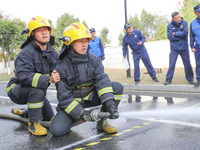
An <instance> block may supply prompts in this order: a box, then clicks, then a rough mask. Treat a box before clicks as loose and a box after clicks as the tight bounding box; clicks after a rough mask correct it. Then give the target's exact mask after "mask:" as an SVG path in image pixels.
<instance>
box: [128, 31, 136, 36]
mask: <svg viewBox="0 0 200 150" xmlns="http://www.w3.org/2000/svg"><path fill="white" fill-rule="evenodd" d="M133 34H134V33H133V31H132V33H131V34H130V35H129V34H128V33H126V35H127V36H131V35H133Z"/></svg>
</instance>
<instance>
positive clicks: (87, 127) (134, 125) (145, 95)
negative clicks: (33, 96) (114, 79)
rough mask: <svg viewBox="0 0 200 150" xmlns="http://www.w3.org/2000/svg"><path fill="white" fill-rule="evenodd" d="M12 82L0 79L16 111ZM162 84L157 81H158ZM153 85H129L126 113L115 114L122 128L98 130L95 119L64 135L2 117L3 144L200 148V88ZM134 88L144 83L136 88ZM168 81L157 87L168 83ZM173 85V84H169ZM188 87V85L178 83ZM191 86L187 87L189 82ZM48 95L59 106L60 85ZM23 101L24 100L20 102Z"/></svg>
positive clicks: (4, 107)
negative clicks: (31, 130)
mask: <svg viewBox="0 0 200 150" xmlns="http://www.w3.org/2000/svg"><path fill="white" fill-rule="evenodd" d="M5 86H6V82H0V113H10V110H11V109H12V108H13V107H16V106H17V105H15V104H13V103H12V102H11V101H10V100H9V98H8V97H7V95H6V93H5ZM155 86H157V85H155ZM155 86H154V87H153V86H150V85H149V89H148V90H146V91H145V90H139V88H147V87H148V85H145V86H144V85H139V86H137V87H136V86H135V85H128V87H126V85H125V89H127V90H125V92H124V95H123V100H122V102H121V104H120V107H119V112H120V118H119V119H116V120H109V121H110V123H111V124H112V125H115V126H116V127H117V128H118V132H117V133H116V134H112V135H110V134H106V133H102V132H99V131H97V129H96V127H95V125H96V124H95V122H91V123H89V122H87V123H83V124H81V125H79V126H76V127H73V128H72V130H71V132H70V133H69V134H67V135H65V136H63V137H53V136H52V135H51V134H50V133H48V135H47V136H42V137H36V136H33V135H31V134H30V133H29V132H28V131H27V125H26V124H25V123H22V122H19V121H13V120H7V119H0V126H1V128H0V145H1V147H0V149H8V150H13V149H25V150H35V149H38V150H40V149H41V150H44V149H58V150H62V149H76V150H81V149H87V150H94V149H95V150H102V149H105V150H127V149H135V150H144V149H148V150H155V149H162V150H171V149H174V150H176V149H177V150H178V149H181V150H188V149H192V150H197V149H199V147H200V143H199V140H200V136H199V132H200V117H199V116H200V112H199V108H200V99H199V96H200V95H199V93H198V92H195V93H194V92H193V91H191V92H188V93H185V92H180V91H179V92H178V91H176V92H175V91H172V92H170V91H168V92H165V91H158V90H157V91H154V90H152V89H153V88H156V87H155ZM133 88H138V89H137V90H133ZM162 88H164V87H157V89H162ZM165 88H168V90H169V89H171V88H172V86H165ZM178 88H179V89H182V88H183V86H180V87H178ZM184 88H187V87H184ZM48 99H49V100H50V102H51V103H52V104H53V108H54V110H55V105H56V104H57V100H56V90H55V88H54V87H53V86H52V87H50V88H49V90H48ZM18 107H19V106H18Z"/></svg>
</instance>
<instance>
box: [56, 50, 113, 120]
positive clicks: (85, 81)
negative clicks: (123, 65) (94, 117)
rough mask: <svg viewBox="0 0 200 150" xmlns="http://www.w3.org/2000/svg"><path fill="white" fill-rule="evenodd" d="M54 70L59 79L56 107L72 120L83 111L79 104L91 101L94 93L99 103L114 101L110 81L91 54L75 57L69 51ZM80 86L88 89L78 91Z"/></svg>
mask: <svg viewBox="0 0 200 150" xmlns="http://www.w3.org/2000/svg"><path fill="white" fill-rule="evenodd" d="M61 51H62V50H61ZM56 70H57V71H58V72H59V74H60V77H61V81H60V82H58V83H57V84H56V87H57V95H58V101H59V104H58V106H59V107H60V108H62V109H63V110H64V111H65V112H66V113H68V114H69V115H71V116H72V117H73V118H74V119H77V118H78V117H80V114H81V113H82V112H83V111H84V109H83V107H82V105H81V104H80V103H81V102H84V101H85V100H87V101H91V100H92V98H93V95H94V92H97V93H98V96H99V99H100V101H101V103H104V102H105V101H107V100H109V99H113V100H114V95H113V93H112V92H113V90H112V86H111V81H110V79H109V78H108V76H107V75H106V74H105V73H104V67H103V65H102V62H101V59H100V58H98V57H96V56H95V55H93V54H92V53H89V52H87V53H86V54H85V55H77V54H74V53H72V52H71V51H70V52H68V54H67V55H65V57H64V58H63V59H62V61H60V62H59V64H58V65H57V67H56ZM91 83H92V84H91ZM80 85H85V86H88V88H84V89H78V88H77V87H79V86H80Z"/></svg>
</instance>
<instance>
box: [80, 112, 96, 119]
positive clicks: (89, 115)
mask: <svg viewBox="0 0 200 150" xmlns="http://www.w3.org/2000/svg"><path fill="white" fill-rule="evenodd" d="M91 112H92V110H85V111H84V112H83V113H82V114H81V118H82V119H83V120H84V121H95V120H93V119H92V117H91Z"/></svg>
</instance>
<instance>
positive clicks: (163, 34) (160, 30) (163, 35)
mask: <svg viewBox="0 0 200 150" xmlns="http://www.w3.org/2000/svg"><path fill="white" fill-rule="evenodd" d="M156 39H157V40H164V39H167V25H166V24H159V25H158V27H157V32H156Z"/></svg>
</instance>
